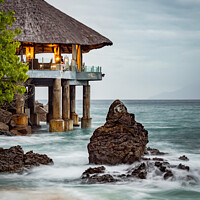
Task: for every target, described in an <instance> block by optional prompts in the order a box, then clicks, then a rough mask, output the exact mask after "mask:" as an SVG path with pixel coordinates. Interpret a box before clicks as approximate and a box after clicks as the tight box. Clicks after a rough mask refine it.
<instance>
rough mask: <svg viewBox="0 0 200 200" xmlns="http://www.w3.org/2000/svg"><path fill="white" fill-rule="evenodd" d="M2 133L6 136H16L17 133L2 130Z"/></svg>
mask: <svg viewBox="0 0 200 200" xmlns="http://www.w3.org/2000/svg"><path fill="white" fill-rule="evenodd" d="M0 135H5V136H16V134H14V133H11V132H10V131H0Z"/></svg>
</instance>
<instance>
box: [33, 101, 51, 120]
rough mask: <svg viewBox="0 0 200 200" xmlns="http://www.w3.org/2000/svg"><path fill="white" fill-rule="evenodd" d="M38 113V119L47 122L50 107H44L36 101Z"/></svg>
mask: <svg viewBox="0 0 200 200" xmlns="http://www.w3.org/2000/svg"><path fill="white" fill-rule="evenodd" d="M35 108H36V113H37V114H38V118H39V121H40V122H46V121H47V113H48V105H45V106H44V105H43V104H42V103H40V102H38V101H36V102H35Z"/></svg>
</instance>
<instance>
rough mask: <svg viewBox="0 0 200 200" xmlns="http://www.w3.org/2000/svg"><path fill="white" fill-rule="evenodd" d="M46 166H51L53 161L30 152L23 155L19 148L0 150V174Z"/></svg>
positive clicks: (45, 156)
mask: <svg viewBox="0 0 200 200" xmlns="http://www.w3.org/2000/svg"><path fill="white" fill-rule="evenodd" d="M47 164H53V160H52V159H51V158H49V157H48V156H47V155H45V154H44V155H41V154H37V153H33V152H32V151H29V152H27V153H26V154H24V151H23V149H22V148H21V146H14V147H11V148H9V149H3V148H0V173H1V172H10V173H14V172H21V171H22V170H23V169H24V168H31V167H34V166H39V165H47Z"/></svg>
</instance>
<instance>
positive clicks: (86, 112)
mask: <svg viewBox="0 0 200 200" xmlns="http://www.w3.org/2000/svg"><path fill="white" fill-rule="evenodd" d="M91 126H92V118H90V85H86V86H83V117H82V119H81V128H91Z"/></svg>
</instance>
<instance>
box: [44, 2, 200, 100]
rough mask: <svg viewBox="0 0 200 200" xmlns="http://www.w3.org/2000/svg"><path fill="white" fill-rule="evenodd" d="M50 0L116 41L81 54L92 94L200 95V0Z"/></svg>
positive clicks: (97, 96)
mask: <svg viewBox="0 0 200 200" xmlns="http://www.w3.org/2000/svg"><path fill="white" fill-rule="evenodd" d="M46 1H47V2H48V3H50V4H51V5H53V6H55V7H56V8H58V9H59V10H61V11H63V12H64V13H66V14H68V15H70V16H72V17H74V18H75V19H77V20H78V21H80V22H82V23H84V24H85V25H87V26H89V27H91V28H92V29H94V30H96V31H97V32H99V33H101V34H102V35H104V36H106V37H108V38H109V39H110V40H111V41H112V42H113V43H114V45H113V46H109V47H104V48H102V49H100V50H93V51H91V52H89V53H88V54H84V56H83V59H84V62H85V63H86V65H89V66H90V65H94V66H98V65H100V66H102V67H103V73H105V77H104V78H103V81H101V82H94V83H91V85H92V88H91V90H92V94H91V96H92V99H116V98H119V99H149V98H154V97H155V98H156V97H157V98H167V97H169V98H187V99H191V98H200V89H199V88H200V66H199V65H200V23H199V19H200V0H123V1H122V0H101V1H95V0H84V1H83V0H73V1H71V0H46ZM80 91H81V89H80V88H79V89H78V97H80V96H81V94H79V93H81V92H80Z"/></svg>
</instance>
